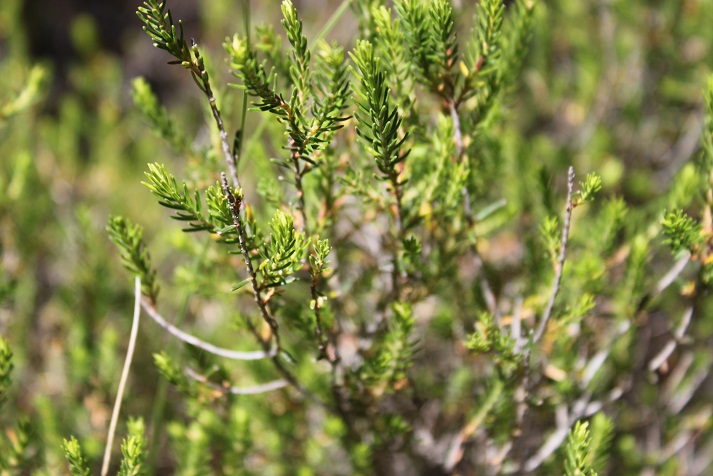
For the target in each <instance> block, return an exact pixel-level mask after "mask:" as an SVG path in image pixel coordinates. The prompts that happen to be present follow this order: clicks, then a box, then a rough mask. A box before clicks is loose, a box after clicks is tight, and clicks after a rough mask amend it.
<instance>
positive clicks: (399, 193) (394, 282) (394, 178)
mask: <svg viewBox="0 0 713 476" xmlns="http://www.w3.org/2000/svg"><path fill="white" fill-rule="evenodd" d="M390 178H391V187H392V188H393V194H394V198H395V199H396V213H395V217H396V233H395V235H396V236H395V241H396V242H395V243H394V257H393V260H394V269H393V271H392V273H391V287H392V292H393V294H394V297H395V299H396V300H397V301H399V300H401V281H402V278H403V273H402V271H401V268H402V265H401V257H400V254H399V252H400V250H401V247H402V246H403V245H402V243H403V241H404V225H403V207H402V199H403V190H402V187H401V185H402V184H400V183H399V171H398V170H397V169H394V171H393V173H392V174H391V177H390Z"/></svg>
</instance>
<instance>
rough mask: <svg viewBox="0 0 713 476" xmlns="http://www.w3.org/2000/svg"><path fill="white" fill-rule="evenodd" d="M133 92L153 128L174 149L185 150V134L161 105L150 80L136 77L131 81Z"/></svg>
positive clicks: (135, 102) (143, 114)
mask: <svg viewBox="0 0 713 476" xmlns="http://www.w3.org/2000/svg"><path fill="white" fill-rule="evenodd" d="M131 93H132V96H133V99H134V104H136V107H137V108H138V110H139V111H140V112H141V115H142V116H143V117H144V119H145V120H146V121H147V122H148V123H149V125H150V126H151V128H152V129H153V130H154V131H156V132H157V133H158V135H159V136H160V137H161V138H163V139H164V140H166V141H167V142H168V143H169V144H171V146H172V147H173V148H174V150H176V151H177V152H185V151H186V150H187V148H188V147H187V144H186V140H185V139H186V138H185V136H184V135H182V134H181V133H180V132H179V131H178V127H177V126H176V124H175V123H174V121H173V119H172V118H171V117H170V116H169V114H168V112H167V111H166V109H165V108H163V107H161V105H160V104H159V102H158V98H157V97H156V95H155V94H154V92H153V91H152V90H151V87H150V86H149V84H148V82H146V80H145V79H144V78H135V79H134V80H133V81H132V83H131Z"/></svg>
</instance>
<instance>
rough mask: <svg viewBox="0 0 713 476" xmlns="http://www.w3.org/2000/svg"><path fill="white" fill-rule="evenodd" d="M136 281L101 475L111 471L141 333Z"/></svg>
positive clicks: (139, 298) (139, 283) (139, 281)
mask: <svg viewBox="0 0 713 476" xmlns="http://www.w3.org/2000/svg"><path fill="white" fill-rule="evenodd" d="M134 282H135V285H134V319H133V321H132V323H131V335H130V337H129V347H128V349H127V350H126V358H125V359H124V368H123V370H122V371H121V378H120V379H119V388H118V390H117V391H116V400H114V410H113V411H112V413H111V421H110V422H109V433H108V436H107V439H106V448H105V449H104V460H103V461H102V469H101V476H106V475H107V474H108V473H109V462H110V461H111V447H112V446H113V444H114V433H115V432H116V424H117V422H118V421H119V412H121V400H122V398H123V397H124V388H125V387H126V380H127V379H128V378H129V369H130V368H131V360H132V359H133V358H134V349H135V347H136V336H137V335H138V333H139V318H140V317H141V279H140V278H139V277H138V276H136V278H135V280H134Z"/></svg>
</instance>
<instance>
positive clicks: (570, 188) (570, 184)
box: [532, 167, 574, 343]
mask: <svg viewBox="0 0 713 476" xmlns="http://www.w3.org/2000/svg"><path fill="white" fill-rule="evenodd" d="M573 192H574V167H570V168H569V173H568V174H567V208H566V210H565V215H564V227H563V228H562V242H561V243H560V253H559V258H558V259H557V271H556V272H555V282H554V286H553V287H552V294H551V295H550V300H549V301H548V302H547V307H546V308H545V312H544V313H543V314H542V318H541V319H540V324H539V325H538V327H537V330H536V331H535V334H534V336H533V338H532V342H533V343H535V342H537V341H539V340H540V339H541V338H542V335H543V334H544V333H545V328H546V327H547V321H549V320H550V316H552V309H553V308H554V305H555V299H557V295H558V294H559V291H560V286H561V285H562V272H563V271H564V261H565V259H566V258H567V242H568V240H569V227H570V224H571V222H572V209H573V208H574V207H573V206H572V194H573Z"/></svg>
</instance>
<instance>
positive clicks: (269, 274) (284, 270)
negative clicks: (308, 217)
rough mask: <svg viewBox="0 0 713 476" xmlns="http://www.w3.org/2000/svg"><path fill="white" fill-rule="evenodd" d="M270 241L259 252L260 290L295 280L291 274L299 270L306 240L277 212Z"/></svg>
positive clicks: (271, 223) (284, 214) (303, 256)
mask: <svg viewBox="0 0 713 476" xmlns="http://www.w3.org/2000/svg"><path fill="white" fill-rule="evenodd" d="M270 229H271V230H272V233H270V238H269V239H268V241H267V242H266V243H265V246H264V247H262V248H261V249H260V258H261V260H262V261H261V262H260V265H259V266H258V269H257V271H258V273H259V274H260V275H261V277H262V282H261V283H260V287H261V289H264V288H271V287H276V286H284V285H286V284H289V283H291V282H292V281H294V278H293V277H292V275H293V274H294V273H295V272H296V271H298V270H299V269H301V268H302V266H303V262H304V258H305V254H306V251H307V248H308V247H309V239H307V238H306V237H305V234H304V232H300V231H297V230H295V228H294V225H293V221H292V217H291V216H289V215H287V214H286V213H284V212H281V211H280V210H277V211H276V212H275V215H274V216H273V217H272V221H271V222H270Z"/></svg>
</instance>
